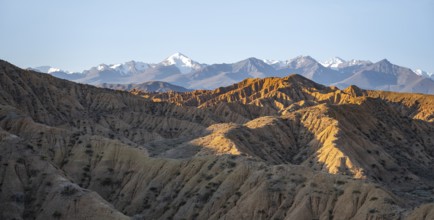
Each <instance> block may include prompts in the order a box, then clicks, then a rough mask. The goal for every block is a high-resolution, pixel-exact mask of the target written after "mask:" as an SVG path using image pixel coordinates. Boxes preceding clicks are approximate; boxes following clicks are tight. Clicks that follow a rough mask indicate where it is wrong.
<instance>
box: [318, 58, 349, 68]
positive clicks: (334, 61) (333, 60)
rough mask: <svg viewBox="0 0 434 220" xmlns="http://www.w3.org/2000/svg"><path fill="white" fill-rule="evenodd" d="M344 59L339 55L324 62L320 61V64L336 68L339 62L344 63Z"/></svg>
mask: <svg viewBox="0 0 434 220" xmlns="http://www.w3.org/2000/svg"><path fill="white" fill-rule="evenodd" d="M345 62H346V61H345V60H344V59H342V58H340V57H333V58H331V59H328V60H326V61H324V62H321V65H323V66H325V67H329V68H338V67H339V66H340V65H341V64H343V63H345Z"/></svg>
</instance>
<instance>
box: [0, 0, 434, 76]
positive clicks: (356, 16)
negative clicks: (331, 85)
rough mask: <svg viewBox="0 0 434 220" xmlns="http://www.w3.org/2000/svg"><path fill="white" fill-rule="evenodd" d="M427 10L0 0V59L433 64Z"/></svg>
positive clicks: (78, 66)
mask: <svg viewBox="0 0 434 220" xmlns="http://www.w3.org/2000/svg"><path fill="white" fill-rule="evenodd" d="M433 12H434V1H432V0H414V1H409V0H327V1H324V0H303V1H301V0H300V1H290V0H268V1H265V0H263V1H259V0H231V1H229V0H218V1H217V0H208V1H206V0H183V1H176V0H172V1H167V0H158V1H156V0H153V1H147V0H141V1H139V0H123V1H121V0H74V1H67V0H38V1H34V0H0V59H4V60H6V61H8V62H11V63H13V64H15V65H18V66H20V67H23V68H27V67H37V66H42V65H50V66H54V67H58V68H61V69H64V70H69V71H82V70H84V69H89V68H90V67H92V66H96V65H98V64H101V63H106V64H115V63H123V62H126V61H130V60H136V61H144V62H149V63H157V62H160V61H162V60H163V59H165V58H166V57H168V56H169V55H171V54H173V53H175V52H181V53H183V54H185V55H187V56H189V57H190V58H192V59H193V60H196V61H198V62H201V63H208V64H212V63H233V62H236V61H240V60H243V59H246V58H248V57H256V58H260V59H277V60H286V59H289V58H294V57H296V56H299V55H310V56H312V57H313V58H315V59H317V60H318V61H322V60H326V59H328V58H331V57H335V56H338V57H341V58H343V59H361V60H371V61H374V62H376V61H379V60H381V59H383V58H387V59H388V60H389V61H391V62H392V63H395V64H398V65H401V66H406V67H409V68H421V69H424V70H426V71H429V72H434V13H433Z"/></svg>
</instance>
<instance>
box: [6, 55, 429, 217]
mask: <svg viewBox="0 0 434 220" xmlns="http://www.w3.org/2000/svg"><path fill="white" fill-rule="evenodd" d="M297 60H299V62H289V63H288V64H285V66H287V68H292V69H295V70H297V69H299V70H301V69H303V67H305V66H308V67H309V68H307V70H311V71H312V74H311V76H312V77H318V78H319V79H321V77H322V75H321V74H320V73H318V72H315V71H314V70H321V69H323V68H325V67H324V66H322V65H318V64H316V63H314V62H312V59H311V58H307V57H304V58H299V59H297ZM263 63H264V62H262V61H261V62H259V61H258V60H257V59H248V60H246V61H245V62H240V63H237V64H227V65H224V66H222V68H227V69H228V71H232V72H234V73H238V74H239V75H237V76H234V77H240V78H242V77H244V75H243V74H244V73H245V72H244V71H252V72H256V73H255V74H259V73H258V72H257V71H262V70H267V71H268V70H269V69H268V68H269V65H257V64H263ZM307 64H309V65H307ZM246 66H247V67H249V68H248V69H246ZM132 67H134V68H135V69H136V70H137V67H136V66H135V65H133V66H132ZM108 68H110V66H109V67H108ZM139 68H140V67H139ZM148 68H152V67H148ZM208 68H211V69H208ZM212 68H213V65H208V66H206V67H201V68H200V70H204V69H208V70H209V71H211V70H212ZM396 68H397V67H395V66H394V65H391V64H389V63H388V62H386V61H382V62H379V63H377V64H374V65H370V68H368V69H366V71H365V72H360V73H359V75H362V76H363V75H364V74H367V75H369V74H370V73H378V72H380V71H386V72H388V71H390V72H396V73H400V74H408V73H407V72H406V71H404V72H401V71H402V70H401V69H400V68H399V69H398V70H399V71H398V70H397V69H396ZM178 72H180V71H179V70H178ZM181 74H183V73H181ZM184 74H185V73H184ZM275 74H281V75H282V77H265V78H247V79H243V80H242V81H239V82H236V83H234V84H231V85H229V86H225V87H219V88H216V89H214V90H195V91H188V92H173V91H170V92H160V93H155V92H145V91H141V90H133V91H131V92H125V91H119V90H112V89H106V88H98V87H95V86H92V85H86V84H81V83H74V82H71V81H68V80H63V79H59V78H56V77H53V76H51V75H49V74H43V73H39V72H35V71H32V70H23V69H20V68H18V67H16V66H14V65H12V64H10V63H8V62H5V61H1V60H0V86H1V88H2V89H0V148H1V151H0V219H37V220H40V219H68V220H69V219H71V220H72V219H176V220H181V219H210V220H214V219H215V220H217V219H242V220H243V219H246V220H247V219H282V220H283V219H284V220H291V219H303V220H304V219H307V220H311V219H320V220H328V219H343V220H350V219H372V220H379V219H386V220H388V219H393V220H395V219H396V220H397V219H405V220H431V219H434V200H433V198H434V174H433V172H432V171H433V169H434V111H433V109H434V96H433V95H424V94H411V93H396V92H387V91H374V90H364V89H361V88H359V87H357V86H354V85H351V86H348V87H347V88H343V89H339V88H337V87H336V86H326V85H322V84H319V83H316V82H314V81H312V80H310V79H308V78H306V77H305V76H302V75H298V74H289V75H283V74H284V73H283V72H279V71H277V70H276V72H275ZM398 79H399V77H398Z"/></svg>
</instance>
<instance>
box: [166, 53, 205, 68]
mask: <svg viewBox="0 0 434 220" xmlns="http://www.w3.org/2000/svg"><path fill="white" fill-rule="evenodd" d="M161 64H162V65H164V66H170V65H175V66H176V67H177V68H178V69H179V70H180V71H181V73H190V72H191V71H193V70H197V69H200V68H202V66H204V65H203V64H200V63H198V62H196V61H194V60H192V59H190V58H189V57H187V56H186V55H184V54H182V53H179V52H177V53H174V54H172V55H171V56H169V57H167V58H166V59H165V60H163V61H162V62H161Z"/></svg>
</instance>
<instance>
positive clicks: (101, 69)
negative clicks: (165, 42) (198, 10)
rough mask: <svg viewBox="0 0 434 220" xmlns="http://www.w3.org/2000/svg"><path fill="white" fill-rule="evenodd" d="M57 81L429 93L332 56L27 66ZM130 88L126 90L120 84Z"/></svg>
mask: <svg viewBox="0 0 434 220" xmlns="http://www.w3.org/2000/svg"><path fill="white" fill-rule="evenodd" d="M32 69H33V70H37V71H40V72H44V73H49V74H51V75H53V76H56V77H58V78H62V79H67V80H71V81H74V82H79V83H86V84H92V85H99V84H105V85H107V84H127V85H128V84H140V83H143V82H147V81H163V82H168V83H171V84H174V85H177V86H181V87H184V88H187V89H215V88H218V87H222V86H228V85H231V84H233V83H236V82H238V81H241V80H243V79H246V78H251V77H253V78H264V77H282V76H286V75H288V74H290V73H296V74H300V75H302V76H304V77H306V78H308V79H311V80H314V81H315V82H318V83H321V84H325V85H334V86H337V87H339V88H345V87H347V86H349V85H356V86H359V87H361V88H363V89H371V90H387V91H397V92H416V93H426V94H434V81H433V80H434V75H433V74H432V73H428V72H426V71H422V70H420V69H418V70H414V71H413V70H411V69H408V68H405V67H401V66H398V65H395V64H392V63H390V62H389V61H388V60H386V59H384V60H381V61H378V62H375V63H373V62H370V61H363V60H349V61H346V60H343V59H341V58H338V57H336V58H333V59H330V60H327V61H325V62H318V61H316V60H315V59H313V58H312V57H310V56H299V57H296V58H293V59H289V60H286V61H275V60H261V59H257V58H253V57H252V58H248V59H245V60H242V61H239V62H236V63H231V64H225V63H223V64H202V63H199V62H196V61H194V60H192V59H190V58H189V57H187V56H186V55H184V54H182V53H175V54H173V55H171V56H169V57H168V58H167V59H165V60H163V61H161V62H160V63H157V64H149V63H144V62H137V61H129V62H126V63H123V64H112V65H106V64H100V65H98V66H96V67H92V68H90V69H89V70H85V71H83V72H82V73H71V72H68V71H63V70H60V69H58V68H53V67H49V66H43V67H37V68H32ZM125 87H129V86H125Z"/></svg>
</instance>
